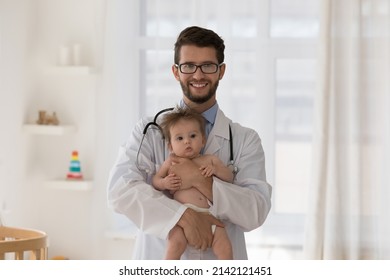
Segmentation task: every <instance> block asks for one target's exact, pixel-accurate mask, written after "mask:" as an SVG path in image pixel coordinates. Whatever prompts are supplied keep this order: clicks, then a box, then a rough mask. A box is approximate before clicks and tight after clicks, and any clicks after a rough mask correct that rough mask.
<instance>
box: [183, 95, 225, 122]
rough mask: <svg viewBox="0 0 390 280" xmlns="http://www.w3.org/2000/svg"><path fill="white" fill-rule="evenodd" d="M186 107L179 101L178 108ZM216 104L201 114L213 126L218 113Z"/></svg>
mask: <svg viewBox="0 0 390 280" xmlns="http://www.w3.org/2000/svg"><path fill="white" fill-rule="evenodd" d="M185 106H187V105H186V104H185V103H184V101H183V100H181V101H180V107H185ZM218 108H219V106H218V102H215V104H214V105H213V106H212V107H211V108H209V109H208V110H206V111H204V112H203V113H202V116H203V117H204V118H205V119H206V120H207V121H208V122H209V123H211V124H212V125H214V122H215V118H216V117H217V112H218Z"/></svg>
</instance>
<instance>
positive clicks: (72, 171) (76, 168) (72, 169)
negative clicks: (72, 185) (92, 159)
mask: <svg viewBox="0 0 390 280" xmlns="http://www.w3.org/2000/svg"><path fill="white" fill-rule="evenodd" d="M66 178H67V179H72V180H82V179H83V174H82V173H81V165H80V161H79V153H78V152H77V151H73V152H72V159H71V161H70V166H69V171H68V174H67V175H66Z"/></svg>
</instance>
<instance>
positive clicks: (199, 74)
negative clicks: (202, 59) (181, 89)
mask: <svg viewBox="0 0 390 280" xmlns="http://www.w3.org/2000/svg"><path fill="white" fill-rule="evenodd" d="M192 76H193V77H194V78H196V79H200V78H203V77H204V73H203V72H202V70H201V69H200V67H198V68H196V71H195V73H194V74H192Z"/></svg>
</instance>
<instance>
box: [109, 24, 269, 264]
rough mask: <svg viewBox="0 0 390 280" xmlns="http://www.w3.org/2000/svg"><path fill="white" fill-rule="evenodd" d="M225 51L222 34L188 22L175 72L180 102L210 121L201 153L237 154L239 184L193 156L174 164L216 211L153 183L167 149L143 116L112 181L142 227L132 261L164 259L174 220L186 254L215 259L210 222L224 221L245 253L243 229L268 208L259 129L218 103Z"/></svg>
mask: <svg viewBox="0 0 390 280" xmlns="http://www.w3.org/2000/svg"><path fill="white" fill-rule="evenodd" d="M224 49H225V45H224V42H223V40H222V39H221V38H220V37H219V36H218V35H217V34H216V33H214V32H213V31H211V30H208V29H204V28H200V27H196V26H192V27H188V28H186V29H184V30H183V31H182V32H181V33H180V35H179V37H178V38H177V41H176V43H175V54H174V62H175V64H174V65H173V66H172V71H173V74H174V77H175V78H176V80H177V81H178V82H180V85H181V88H182V91H183V96H182V101H181V106H188V107H190V108H192V109H193V110H195V111H197V112H199V113H201V114H202V115H203V116H204V117H205V119H206V123H207V125H206V133H207V135H208V138H207V143H206V146H205V149H204V153H205V154H215V155H217V156H218V157H219V158H220V159H221V160H222V161H223V162H224V163H225V164H226V165H229V164H231V162H230V155H231V154H232V156H233V161H234V164H231V165H232V168H233V166H234V170H235V173H236V174H235V180H234V183H233V184H230V183H227V182H224V181H221V180H219V179H218V178H216V177H212V178H210V177H204V176H202V175H201V174H200V171H199V170H198V168H197V167H196V166H195V165H194V164H193V163H192V162H191V161H190V160H187V161H183V160H180V161H177V164H176V165H175V166H173V168H172V171H173V172H174V173H175V174H176V175H177V176H179V177H180V178H181V180H182V188H190V187H194V188H197V189H198V190H199V191H200V192H201V193H202V194H203V195H204V196H205V197H207V199H208V201H209V204H210V212H211V214H212V215H204V214H202V213H197V212H195V211H194V210H192V209H190V208H188V207H186V206H184V205H182V204H180V203H179V202H177V201H175V200H173V199H171V197H169V195H168V194H164V193H162V192H160V191H157V190H156V189H155V188H153V186H151V180H152V177H153V175H154V173H155V172H156V170H158V169H159V167H160V166H161V164H162V163H163V162H164V160H165V159H166V158H167V157H168V156H170V155H169V152H168V150H167V147H166V144H165V142H164V139H163V138H162V135H161V133H160V132H159V130H158V129H150V128H149V129H148V130H147V132H146V134H145V135H144V134H143V132H144V127H145V126H146V125H147V123H148V121H147V120H141V121H140V122H139V123H138V124H137V125H136V127H135V128H134V131H133V133H132V136H131V137H130V139H129V140H128V141H127V142H126V143H125V144H124V145H123V146H122V147H121V149H120V151H119V155H118V158H117V161H116V163H115V165H114V166H113V168H112V170H111V172H110V178H109V184H108V200H109V204H110V206H111V207H112V208H113V209H114V210H115V211H117V212H118V213H122V214H124V215H126V216H127V217H128V218H129V219H130V220H131V221H132V222H133V223H134V224H135V225H136V226H137V227H138V228H139V234H138V235H137V239H136V244H135V249H134V258H135V259H162V258H163V256H164V250H165V242H166V239H167V236H168V234H169V231H170V230H171V229H172V228H173V227H174V226H175V225H178V226H180V227H181V228H182V229H183V231H184V234H185V236H186V238H187V241H188V244H189V245H190V246H188V248H187V251H186V252H185V254H184V255H183V257H182V258H183V259H216V257H215V256H214V255H213V253H212V251H211V249H210V247H211V244H212V239H213V234H212V230H211V229H212V226H213V225H216V226H223V227H225V229H226V231H227V232H228V235H229V238H230V240H231V242H232V247H233V257H234V259H247V252H246V245H245V239H244V232H245V231H250V230H253V229H256V228H258V227H259V226H261V225H262V224H263V223H264V221H265V219H266V217H267V215H268V213H269V210H270V208H271V201H270V198H271V186H270V185H269V184H268V183H267V182H266V174H265V158H264V151H263V148H262V145H261V140H260V138H259V136H258V134H257V133H256V132H255V131H254V130H252V129H249V128H245V127H242V126H241V125H239V124H237V123H233V122H232V121H231V120H230V119H228V118H227V117H225V115H224V114H223V112H222V111H221V110H220V109H219V107H218V103H217V101H216V91H217V88H218V83H219V80H221V79H222V78H223V76H224V73H225V69H226V65H225V64H224ZM229 127H230V128H229ZM230 131H231V133H230ZM231 143H232V144H233V147H232V148H231V147H230V144H231ZM217 218H218V219H217Z"/></svg>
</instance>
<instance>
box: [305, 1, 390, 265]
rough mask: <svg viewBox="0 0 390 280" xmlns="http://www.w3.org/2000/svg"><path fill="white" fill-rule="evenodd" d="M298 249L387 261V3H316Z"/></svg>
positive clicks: (389, 229)
mask: <svg viewBox="0 0 390 280" xmlns="http://www.w3.org/2000/svg"><path fill="white" fill-rule="evenodd" d="M321 12H322V18H321V29H322V30H321V39H320V40H321V42H320V46H321V47H320V64H319V65H320V79H319V81H320V83H319V84H320V89H319V91H318V95H317V96H316V106H317V108H316V110H315V111H316V112H317V115H316V124H315V127H316V129H315V132H314V135H315V144H314V151H315V155H314V172H313V173H314V174H313V184H312V189H311V194H310V206H309V209H308V216H307V217H308V218H307V227H306V232H307V234H306V239H305V252H306V257H307V258H311V259H389V258H390V239H389V236H390V207H389V205H390V91H389V90H390V87H389V77H390V1H388V0H360V1H359V0H343V1H339V0H322V8H321Z"/></svg>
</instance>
